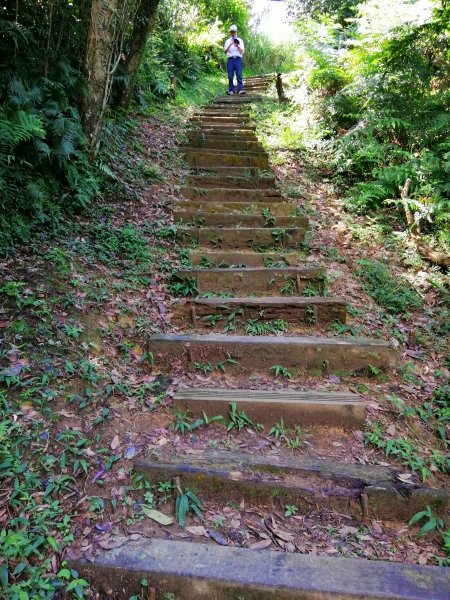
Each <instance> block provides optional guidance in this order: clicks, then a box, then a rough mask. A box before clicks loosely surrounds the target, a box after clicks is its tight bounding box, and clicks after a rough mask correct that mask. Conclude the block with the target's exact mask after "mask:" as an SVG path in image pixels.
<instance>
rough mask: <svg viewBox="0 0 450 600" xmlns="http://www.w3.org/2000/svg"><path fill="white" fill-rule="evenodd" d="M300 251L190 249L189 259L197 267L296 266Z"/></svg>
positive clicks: (298, 261) (298, 262)
mask: <svg viewBox="0 0 450 600" xmlns="http://www.w3.org/2000/svg"><path fill="white" fill-rule="evenodd" d="M300 258H301V254H299V253H298V252H232V251H226V252H224V251H223V250H190V251H189V260H190V262H191V264H192V265H193V266H194V267H195V266H198V267H203V268H214V267H218V268H224V267H231V266H232V265H234V266H240V267H270V266H276V267H283V266H285V267H289V266H291V267H294V266H298V265H299V264H300Z"/></svg>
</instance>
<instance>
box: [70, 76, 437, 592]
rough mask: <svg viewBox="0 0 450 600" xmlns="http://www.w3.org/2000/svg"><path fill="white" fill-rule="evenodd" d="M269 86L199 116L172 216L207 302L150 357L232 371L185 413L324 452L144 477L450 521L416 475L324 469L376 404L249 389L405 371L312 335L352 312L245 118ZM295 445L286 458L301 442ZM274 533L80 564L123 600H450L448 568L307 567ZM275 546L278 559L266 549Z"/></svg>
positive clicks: (382, 356)
mask: <svg viewBox="0 0 450 600" xmlns="http://www.w3.org/2000/svg"><path fill="white" fill-rule="evenodd" d="M269 83H270V78H269V76H267V77H255V78H251V79H248V80H247V81H246V90H247V95H245V96H233V97H223V98H218V99H216V100H215V101H214V102H213V103H212V104H211V105H210V106H208V107H207V108H205V109H204V110H203V111H201V112H200V111H199V112H197V113H196V114H195V115H194V116H193V118H192V123H191V124H192V127H191V129H190V130H189V134H188V137H189V144H188V145H187V146H186V148H185V149H184V151H185V154H186V158H187V160H188V162H189V164H190V166H191V168H192V174H191V176H190V178H189V181H188V182H187V183H186V184H185V186H184V188H183V190H182V193H183V197H184V199H180V200H178V201H177V202H176V204H175V206H174V207H173V211H174V212H173V214H174V219H175V222H176V223H177V224H178V236H179V239H180V241H181V243H182V244H183V245H184V246H185V247H186V248H187V249H188V250H189V260H190V263H191V267H190V268H186V269H182V270H179V271H178V273H177V274H176V276H177V279H178V281H179V282H180V285H185V286H188V287H190V288H191V289H193V290H196V291H197V293H198V295H197V296H196V297H194V298H190V299H183V300H179V301H177V302H176V303H175V304H174V305H173V307H172V310H173V320H172V322H173V324H174V326H175V327H177V328H179V329H180V330H181V333H179V332H178V331H177V332H174V333H163V334H157V335H153V336H151V337H150V339H149V351H150V352H151V354H152V356H153V357H154V360H155V364H157V365H159V366H161V365H163V366H164V368H165V370H167V371H170V368H171V367H173V365H177V366H181V367H182V368H184V369H186V370H187V371H188V372H189V371H196V370H197V371H198V370H199V369H200V370H203V371H204V372H205V373H206V372H209V371H211V370H214V371H217V372H218V373H226V374H228V373H230V374H232V376H233V378H234V382H235V384H234V386H233V387H232V388H229V387H228V388H227V387H224V386H223V385H222V386H219V387H181V386H180V387H179V388H178V391H177V392H176V394H175V397H174V402H175V406H176V407H178V408H179V409H180V411H185V410H188V411H190V412H191V413H192V414H193V415H194V417H197V418H200V419H201V418H202V417H203V418H205V415H207V416H208V417H209V418H210V419H211V418H213V417H214V416H215V415H224V414H226V413H227V411H230V415H231V422H232V423H234V426H235V428H236V429H237V430H240V429H241V428H243V427H245V426H247V425H248V424H257V427H258V426H259V425H261V426H265V427H268V428H271V427H272V428H273V429H275V430H276V429H277V428H278V431H279V435H280V436H281V435H284V434H285V430H286V431H287V430H288V429H289V430H291V431H293V432H295V431H297V430H296V427H297V426H298V425H301V426H302V427H303V426H305V427H310V428H312V429H313V431H314V437H316V438H317V439H318V440H321V442H320V443H321V448H322V452H321V453H320V454H318V453H317V452H316V448H315V447H313V446H314V445H311V444H310V446H311V449H310V450H309V449H308V450H307V451H305V452H304V453H303V454H301V455H298V454H293V453H292V452H289V451H288V450H287V449H286V451H285V452H277V453H272V452H271V451H268V452H267V451H265V450H262V449H261V450H260V451H256V452H255V451H252V450H250V451H249V450H248V449H246V448H245V447H244V448H243V449H242V451H236V449H233V450H224V449H222V450H217V449H215V448H214V449H211V450H210V451H207V452H202V453H199V452H197V451H195V450H193V451H192V452H191V453H186V454H185V455H179V454H176V455H175V454H173V453H172V454H171V453H168V452H167V453H165V452H164V451H163V450H162V452H161V453H160V454H159V456H158V457H156V458H155V457H150V458H149V459H148V460H141V461H140V462H138V463H136V464H135V469H136V470H137V471H139V472H142V473H145V474H146V475H148V477H149V478H150V479H153V480H156V481H163V480H172V481H175V482H177V485H178V486H182V487H183V488H186V489H188V490H191V491H193V492H195V494H197V495H198V496H199V497H200V498H201V499H202V500H205V499H208V498H212V499H221V500H224V501H228V502H230V501H232V502H234V503H235V504H234V505H235V506H238V507H239V506H242V505H243V503H246V502H249V503H253V504H256V505H258V506H260V507H262V508H261V511H262V512H261V513H260V514H261V515H262V514H263V512H264V510H263V509H264V508H266V507H267V505H271V504H273V505H280V503H281V506H293V507H295V509H297V510H298V509H300V510H310V509H312V508H314V510H316V511H318V513H323V514H325V513H327V512H328V511H330V510H334V511H338V512H339V513H340V514H341V515H342V516H344V517H347V516H349V517H352V518H355V519H357V520H359V521H360V522H361V523H364V522H367V521H368V520H369V519H372V518H377V519H380V520H384V519H387V520H389V521H407V520H409V519H410V518H411V517H412V516H413V515H414V514H415V513H417V512H418V511H419V510H422V509H423V507H424V506H426V505H428V506H431V507H432V509H433V511H434V512H435V514H443V513H444V512H445V510H446V507H447V505H448V494H447V493H446V492H445V491H443V490H440V489H433V488H429V487H426V486H425V485H422V484H421V483H420V482H419V480H418V479H417V478H415V479H413V483H411V482H410V481H408V483H407V484H405V481H404V479H402V477H403V475H404V473H403V471H404V469H403V471H402V470H399V469H396V468H393V467H389V466H378V465H367V464H361V463H358V462H349V461H347V460H346V457H345V456H341V457H340V458H339V459H336V457H335V453H334V452H329V456H327V450H326V449H327V440H328V439H329V440H330V443H331V440H336V439H344V438H345V437H346V436H349V435H351V433H352V432H353V431H355V430H360V429H362V428H363V426H364V421H365V411H366V405H365V402H364V398H363V397H361V396H360V395H359V394H356V393H353V392H351V391H348V392H329V391H321V390H317V389H305V388H301V389H300V390H299V389H296V390H293V389H286V388H283V387H282V386H278V388H276V389H261V388H258V387H256V388H255V384H254V381H255V379H254V377H255V373H260V372H264V373H266V374H269V373H270V374H272V375H273V376H275V377H276V378H281V379H283V378H284V379H285V380H288V379H290V377H291V376H292V375H295V376H297V377H301V375H302V373H307V372H308V373H327V374H328V375H330V376H331V377H332V376H336V377H337V376H338V375H339V374H340V373H364V372H365V371H367V370H370V369H377V370H386V371H388V370H389V368H390V367H391V366H393V365H394V364H395V362H396V353H395V350H394V349H393V348H391V347H390V345H389V344H388V343H387V342H384V341H380V340H375V339H367V338H357V337H327V336H325V335H323V334H322V332H320V331H318V332H317V330H318V329H320V327H321V326H323V325H324V324H329V323H335V322H340V323H345V321H346V315H347V308H348V306H347V303H346V302H345V301H344V300H342V299H341V298H338V297H332V296H329V295H328V294H327V277H326V270H325V269H324V267H323V266H322V265H320V264H311V262H309V261H306V260H305V256H304V248H305V246H306V244H307V243H308V237H309V229H310V224H309V220H308V218H307V217H305V215H304V214H300V213H299V211H298V209H297V205H296V204H295V203H291V202H289V201H287V200H285V199H284V198H283V196H282V194H281V193H280V192H279V190H278V188H277V186H276V184H275V178H274V176H273V173H272V172H271V170H270V165H269V157H268V154H267V153H266V152H265V151H264V149H263V148H262V146H261V144H260V142H259V140H258V138H257V136H256V133H255V125H254V123H253V122H252V119H251V115H250V112H249V110H248V109H247V107H248V106H250V105H251V104H252V103H255V102H258V101H259V100H260V98H261V95H262V94H264V93H265V92H266V89H267V86H268V85H269ZM224 325H225V329H228V331H225V332H224V331H223V329H224ZM216 326H220V328H221V330H220V333H218V332H216V331H214V330H215V329H216V330H217V327H216ZM305 332H306V333H307V335H305ZM255 333H257V334H258V335H254V334H255ZM250 388H252V389H250ZM295 439H296V438H295V436H294V437H293V438H292V441H291V443H292V449H294V447H295V444H297V446H298V445H299V444H301V434H300V433H299V435H298V436H297V442H296V441H295ZM334 443H335V444H336V445H337V446H339V442H336V441H335V442H334ZM264 520H265V526H266V529H267V534H266V535H265V536H263V537H261V539H260V541H259V542H257V545H255V544H253V550H249V549H245V548H236V547H228V546H227V545H226V542H224V540H223V538H221V536H220V535H219V534H216V535H213V534H211V533H209V537H210V538H212V539H214V540H215V542H217V543H218V544H219V545H212V544H207V543H205V542H206V540H205V539H202V540H201V543H198V542H194V541H192V542H187V541H174V540H173V539H170V537H171V536H170V534H168V532H167V531H166V532H165V533H166V538H165V539H152V540H151V541H145V540H142V539H139V540H137V539H131V540H130V541H128V542H127V543H126V544H123V545H121V546H120V547H118V548H115V549H114V548H113V549H110V550H109V551H107V552H105V553H104V554H100V555H99V556H97V557H96V560H95V562H94V564H89V563H88V562H86V561H78V562H77V563H76V564H75V567H76V568H77V570H79V571H80V572H81V574H82V575H83V576H86V577H87V578H89V580H90V582H91V583H92V585H93V586H94V587H95V588H97V589H99V590H100V591H102V592H104V593H106V594H107V595H108V597H111V596H112V597H117V598H125V597H130V596H131V595H132V594H138V593H139V590H140V584H139V581H140V580H142V578H145V579H146V580H148V582H150V591H149V594H150V595H149V597H150V598H169V597H170V598H172V597H173V598H182V599H189V600H190V599H192V600H193V599H194V598H195V599H199V598H205V599H206V598H215V599H219V598H220V599H222V598H224V599H225V598H227V599H228V598H245V599H246V600H249V599H252V598H255V599H256V598H316V597H320V598H322V597H326V598H332V597H335V596H336V597H339V598H353V597H365V598H385V597H392V598H394V597H395V598H404V599H405V600H406V599H407V600H412V599H419V598H424V597H426V598H427V599H429V600H443V599H444V598H446V597H448V578H447V571H446V570H445V569H443V568H440V567H424V566H419V565H404V564H401V563H388V562H382V561H367V560H363V559H356V558H336V557H326V556H314V555H306V554H302V550H301V548H299V547H298V545H296V542H295V541H294V536H293V535H292V534H291V533H290V532H286V531H283V530H282V529H280V527H279V525H278V524H277V523H276V521H275V519H274V518H273V517H271V518H270V517H265V519H264ZM199 527H202V526H199ZM191 529H193V528H191ZM350 529H351V528H350ZM213 533H214V532H213ZM206 537H208V535H206ZM161 538H163V536H161ZM274 540H275V542H276V544H277V547H278V549H279V550H284V553H282V552H280V551H275V550H273V549H266V550H264V551H262V550H263V549H264V548H268V546H270V545H271V544H272V543H273V541H274ZM210 541H211V540H210ZM236 541H237V544H236V545H242V544H239V540H236ZM258 544H259V546H258ZM272 547H273V546H272ZM108 590H109V591H108ZM111 590H113V592H112V593H111ZM119 590H120V591H119ZM152 594H153V595H152Z"/></svg>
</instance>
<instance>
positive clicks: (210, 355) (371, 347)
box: [148, 333, 396, 375]
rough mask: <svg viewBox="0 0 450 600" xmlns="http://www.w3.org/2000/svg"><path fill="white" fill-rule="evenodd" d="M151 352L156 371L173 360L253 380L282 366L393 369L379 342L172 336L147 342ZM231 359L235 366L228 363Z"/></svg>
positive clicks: (392, 359) (391, 359)
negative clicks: (226, 370) (224, 369)
mask: <svg viewBox="0 0 450 600" xmlns="http://www.w3.org/2000/svg"><path fill="white" fill-rule="evenodd" d="M148 347H149V351H151V352H152V353H153V355H154V358H155V363H156V365H157V368H162V369H166V370H170V365H171V364H172V363H173V361H174V360H175V359H177V360H178V361H180V362H181V364H182V365H183V366H184V367H188V368H189V369H191V370H192V369H195V363H211V364H212V366H213V367H214V368H215V369H216V368H217V365H218V364H222V363H224V364H227V365H228V367H229V369H230V370H231V371H234V372H237V373H242V374H247V375H252V374H254V373H255V371H257V370H263V371H266V372H267V373H269V372H272V374H273V371H270V370H271V369H272V367H273V366H274V365H281V366H283V367H285V368H286V369H288V370H289V371H290V372H291V373H292V372H293V373H295V372H296V371H298V370H300V369H319V370H321V369H325V371H329V372H331V371H339V372H340V371H342V372H355V371H362V370H365V369H367V368H368V367H369V366H370V367H371V368H380V369H382V368H386V367H389V366H391V365H393V364H395V359H396V357H395V353H394V352H393V351H392V350H391V348H390V347H389V344H388V343H386V342H384V341H381V340H371V339H359V338H337V337H334V338H326V337H310V336H283V337H281V336H280V337H277V336H246V335H223V334H209V335H197V334H191V335H176V334H162V333H161V334H156V335H153V336H151V337H150V339H149V345H148ZM228 359H233V360H235V361H236V363H234V362H233V363H230V364H228V363H227V360H228Z"/></svg>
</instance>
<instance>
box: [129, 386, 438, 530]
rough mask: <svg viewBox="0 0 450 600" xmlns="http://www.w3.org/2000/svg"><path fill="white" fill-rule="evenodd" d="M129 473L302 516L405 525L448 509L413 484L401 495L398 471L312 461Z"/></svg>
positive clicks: (164, 463) (159, 463)
mask: <svg viewBox="0 0 450 600" xmlns="http://www.w3.org/2000/svg"><path fill="white" fill-rule="evenodd" d="M231 391H232V390H231ZM242 391H243V390H241V392H242ZM245 391H247V392H250V390H245ZM219 394H220V390H219ZM319 402H320V401H319ZM240 405H241V406H244V403H242V402H241V403H240ZM182 406H184V403H183V404H182ZM223 407H224V408H225V410H224V411H223V412H218V413H215V414H216V415H221V416H224V417H226V416H227V414H228V411H227V410H226V409H227V407H226V406H225V405H223ZM217 408H219V405H218V406H217ZM280 408H281V407H280ZM228 410H229V406H228ZM210 414H212V413H210ZM246 414H248V413H246ZM274 414H275V413H274ZM278 421H279V418H278V420H275V421H274V423H276V422H278ZM297 424H298V423H297ZM134 468H135V469H136V470H137V471H140V472H142V473H145V474H146V475H147V476H148V477H149V478H151V479H154V480H156V481H166V480H168V479H174V478H176V477H179V478H180V479H181V484H182V486H183V487H187V488H189V489H190V490H192V491H194V493H196V494H198V495H199V496H200V497H201V498H203V499H205V500H206V499H214V501H217V500H218V499H222V500H224V501H229V500H230V499H233V500H235V501H237V502H239V501H241V500H242V498H244V499H245V500H246V501H248V502H250V503H251V502H252V500H253V501H254V499H255V498H257V499H258V502H261V500H272V501H274V503H275V504H281V506H284V504H295V505H296V506H298V507H299V508H300V509H301V510H302V511H305V510H306V511H307V510H311V509H316V510H317V508H328V509H330V508H331V509H334V510H337V511H339V512H345V514H348V515H351V516H355V517H357V518H363V517H364V518H371V519H372V518H383V517H384V518H386V519H388V520H395V519H404V520H409V519H410V518H411V517H412V516H413V515H414V514H416V512H418V511H419V510H422V509H421V506H427V505H428V506H430V507H432V509H433V511H435V512H436V513H437V514H445V512H446V508H447V507H448V505H449V494H448V492H447V491H445V490H443V489H434V488H429V487H426V486H423V485H421V484H420V483H416V484H411V485H410V487H409V488H408V492H406V490H405V484H404V483H403V482H401V481H400V480H399V479H398V474H399V471H398V470H397V469H393V468H390V467H378V466H372V465H360V464H352V463H339V462H333V461H324V460H319V459H317V458H303V457H295V458H291V457H286V456H281V457H280V456H278V457H268V456H266V457H265V456H261V455H250V454H244V453H234V452H227V451H216V452H205V453H204V454H200V455H197V456H189V455H188V456H184V457H180V455H179V454H177V455H169V454H165V455H164V456H161V457H160V459H159V460H149V461H140V462H138V463H135V465H134ZM380 490H384V498H385V504H384V505H380V503H379V501H378V494H379V491H380ZM421 503H422V504H421Z"/></svg>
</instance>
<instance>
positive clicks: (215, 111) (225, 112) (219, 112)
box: [193, 108, 251, 119]
mask: <svg viewBox="0 0 450 600" xmlns="http://www.w3.org/2000/svg"><path fill="white" fill-rule="evenodd" d="M208 116H212V117H215V116H218V117H243V118H245V119H250V118H251V115H250V113H249V112H246V111H244V110H240V109H239V108H238V109H236V110H232V109H229V108H205V109H203V110H200V111H195V112H194V114H193V117H208Z"/></svg>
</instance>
